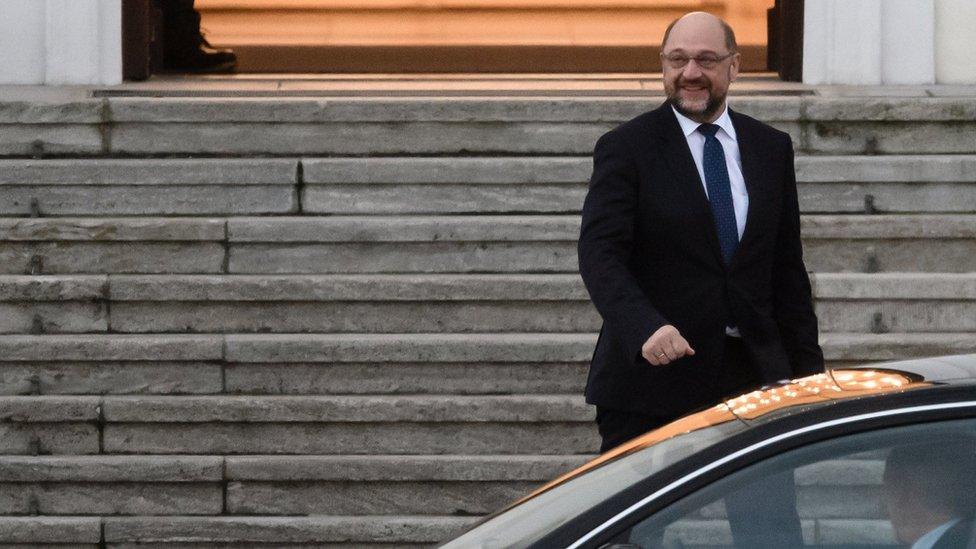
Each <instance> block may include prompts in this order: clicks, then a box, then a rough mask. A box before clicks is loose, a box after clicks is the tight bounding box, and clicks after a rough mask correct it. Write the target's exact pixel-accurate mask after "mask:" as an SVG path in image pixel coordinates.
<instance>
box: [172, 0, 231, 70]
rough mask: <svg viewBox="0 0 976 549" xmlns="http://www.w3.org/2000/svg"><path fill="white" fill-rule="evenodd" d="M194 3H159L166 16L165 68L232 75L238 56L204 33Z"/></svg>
mask: <svg viewBox="0 0 976 549" xmlns="http://www.w3.org/2000/svg"><path fill="white" fill-rule="evenodd" d="M193 2H194V0H156V6H157V8H158V9H159V10H160V12H161V14H162V35H163V36H162V42H163V44H162V46H163V47H162V56H163V59H162V68H163V70H166V71H172V72H232V71H233V70H234V68H235V66H236V65H237V56H236V55H234V52H232V51H230V50H227V49H219V48H214V47H213V46H211V45H210V43H209V42H207V39H206V38H204V36H203V32H202V31H201V30H200V14H199V13H198V12H197V11H196V10H195V9H194V7H193Z"/></svg>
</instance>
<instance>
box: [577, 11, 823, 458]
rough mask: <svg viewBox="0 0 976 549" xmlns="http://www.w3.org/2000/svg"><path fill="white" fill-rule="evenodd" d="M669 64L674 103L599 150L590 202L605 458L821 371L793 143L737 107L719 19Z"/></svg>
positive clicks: (588, 243) (730, 46)
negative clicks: (637, 440)
mask: <svg viewBox="0 0 976 549" xmlns="http://www.w3.org/2000/svg"><path fill="white" fill-rule="evenodd" d="M661 56H662V63H663V67H664V88H665V92H666V94H667V101H665V102H664V104H662V105H661V106H660V107H659V108H657V109H655V110H653V111H650V112H647V113H644V114H642V115H640V116H638V117H636V118H634V119H633V120H630V121H628V122H625V123H624V124H621V125H620V126H618V127H616V128H615V129H613V130H611V131H610V132H608V133H606V134H604V135H603V136H602V137H601V138H600V139H599V140H598V141H597V143H596V147H595V150H594V155H593V174H592V177H591V179H590V185H589V191H588V193H587V196H586V200H585V203H584V205H583V219H582V226H581V231H580V238H579V266H580V274H581V276H582V278H583V281H584V283H585V284H586V288H587V290H588V291H589V293H590V296H591V298H592V300H593V303H594V305H595V306H596V309H597V310H598V311H599V313H600V315H601V316H602V317H603V326H602V329H601V333H600V338H599V340H598V342H597V345H596V349H595V351H594V353H593V359H592V361H591V365H590V373H589V377H588V380H587V386H586V399H587V402H588V403H590V404H594V405H596V407H597V425H598V428H599V431H600V435H601V437H602V439H603V444H602V447H601V451H606V450H609V449H610V448H612V447H614V446H616V445H618V444H620V443H622V442H624V441H626V440H628V439H631V438H633V437H636V436H638V435H640V434H642V433H644V432H646V431H648V430H650V429H653V428H655V427H658V426H660V425H663V424H664V423H667V422H669V421H671V420H673V419H675V418H677V417H679V416H682V415H685V414H687V413H688V412H691V411H693V410H695V409H697V408H700V407H703V406H708V405H711V404H714V403H715V402H718V400H719V399H720V398H722V397H725V396H729V395H734V394H737V393H740V392H742V391H746V390H750V389H753V388H756V387H759V386H761V385H763V384H768V383H773V382H777V381H779V380H784V379H791V378H796V377H801V376H806V375H811V374H815V373H819V372H823V371H824V360H823V353H822V351H821V349H820V345H819V344H818V341H817V339H818V336H817V318H816V316H815V315H814V311H813V302H812V298H811V290H810V280H809V278H808V276H807V271H806V267H805V266H804V263H803V252H802V246H801V243H800V217H799V207H798V204H797V190H796V176H795V173H794V168H793V147H792V143H791V141H790V137H789V135H787V134H786V133H783V132H781V131H779V130H776V129H774V128H772V127H770V126H768V125H766V124H763V123H761V122H759V121H757V120H755V119H753V118H750V117H748V116H745V115H743V114H741V113H738V112H736V111H733V110H732V109H729V108H728V105H727V104H726V103H727V102H726V96H727V92H728V89H729V85H730V84H731V83H732V82H733V81H734V80H735V79H736V77H737V75H738V72H739V53H738V51H737V46H736V42H735V33H734V32H733V31H732V29H731V28H730V27H729V26H728V24H726V23H725V22H724V21H722V20H721V19H719V18H717V17H715V16H713V15H710V14H707V13H704V12H694V13H689V14H687V15H685V16H683V17H681V18H680V19H678V20H676V21H675V22H673V23H672V24H671V25H670V26H669V27H668V30H667V32H666V33H665V35H664V42H663V45H662V53H661Z"/></svg>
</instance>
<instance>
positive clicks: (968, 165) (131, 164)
mask: <svg viewBox="0 0 976 549" xmlns="http://www.w3.org/2000/svg"><path fill="white" fill-rule="evenodd" d="M299 164H301V166H302V168H303V177H302V182H303V183H305V184H309V185H318V184H343V185H352V184H381V183H382V184H398V183H399V184H410V183H413V184H441V183H443V184H448V183H450V184H458V185H477V184H550V185H552V184H582V183H585V182H586V181H587V180H588V179H589V175H590V171H591V168H592V158H591V157H590V156H589V155H576V156H538V157H532V156H529V157H525V156H478V157H412V156H406V157H404V156H377V157H368V158H363V157H358V156H348V157H342V156H339V157H316V156H298V157H294V158H280V157H274V158H233V157H230V158H99V157H95V158H82V159H41V160H35V159H0V186H4V185H33V186H67V185H112V186H145V185H167V186H172V185H223V186H228V185H296V184H298V179H297V169H298V166H299ZM366 168H368V169H366ZM796 168H797V180H798V182H800V183H842V182H861V183H868V182H880V183H884V182H899V183H916V182H926V183H935V182H959V183H965V182H971V181H972V177H973V176H972V173H973V171H974V168H976V155H969V154H961V155H933V154H923V155H918V156H911V155H884V156H866V155H855V156H839V155H823V156H811V155H798V156H797V159H796ZM161 170H165V171H161ZM133 172H135V173H133ZM472 173H474V176H472ZM472 177H474V178H475V179H474V181H472V180H471V178H472Z"/></svg>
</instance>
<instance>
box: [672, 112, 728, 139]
mask: <svg viewBox="0 0 976 549" xmlns="http://www.w3.org/2000/svg"><path fill="white" fill-rule="evenodd" d="M671 110H673V111H674V115H675V116H676V117H678V124H680V125H681V131H682V132H684V134H685V137H688V136H689V135H691V134H692V133H694V132H695V130H697V129H698V126H701V122H695V121H694V120H692V119H690V118H688V117H687V116H685V115H683V114H681V113H680V112H678V110H677V109H675V108H674V105H671ZM712 124H715V125H716V126H718V127H720V128H722V129H723V130H725V133H726V134H728V136H729V137H731V138H732V139H735V126H733V125H732V118H730V117H729V106H728V104H726V105H725V109H724V110H722V115H721V116H719V117H718V119H717V120H715V122H712Z"/></svg>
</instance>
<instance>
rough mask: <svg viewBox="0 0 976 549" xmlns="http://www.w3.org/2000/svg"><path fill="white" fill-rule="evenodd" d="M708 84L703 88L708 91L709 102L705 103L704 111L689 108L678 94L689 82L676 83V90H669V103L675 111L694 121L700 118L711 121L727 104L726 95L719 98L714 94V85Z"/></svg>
mask: <svg viewBox="0 0 976 549" xmlns="http://www.w3.org/2000/svg"><path fill="white" fill-rule="evenodd" d="M706 83H707V85H706V86H703V89H706V90H708V100H707V101H706V102H705V108H704V109H702V110H694V109H691V108H689V107H688V105H687V104H684V103H683V102H682V100H681V97H680V95H679V94H678V91H679V90H681V86H682V85H686V84H688V82H675V84H674V88H673V89H671V90H667V97H668V102H669V103H671V105H672V106H673V107H674V110H676V111H678V112H679V113H681V114H683V115H685V116H687V117H688V118H691V119H692V120H697V119H699V118H701V119H705V120H707V119H710V118H711V117H712V116H713V115H714V114H715V113H716V112H718V110H719V109H720V108H721V107H722V105H723V104H724V103H725V97H726V95H725V94H723V95H721V96H717V95H715V94H713V93H712V83H711V82H707V81H706Z"/></svg>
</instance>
